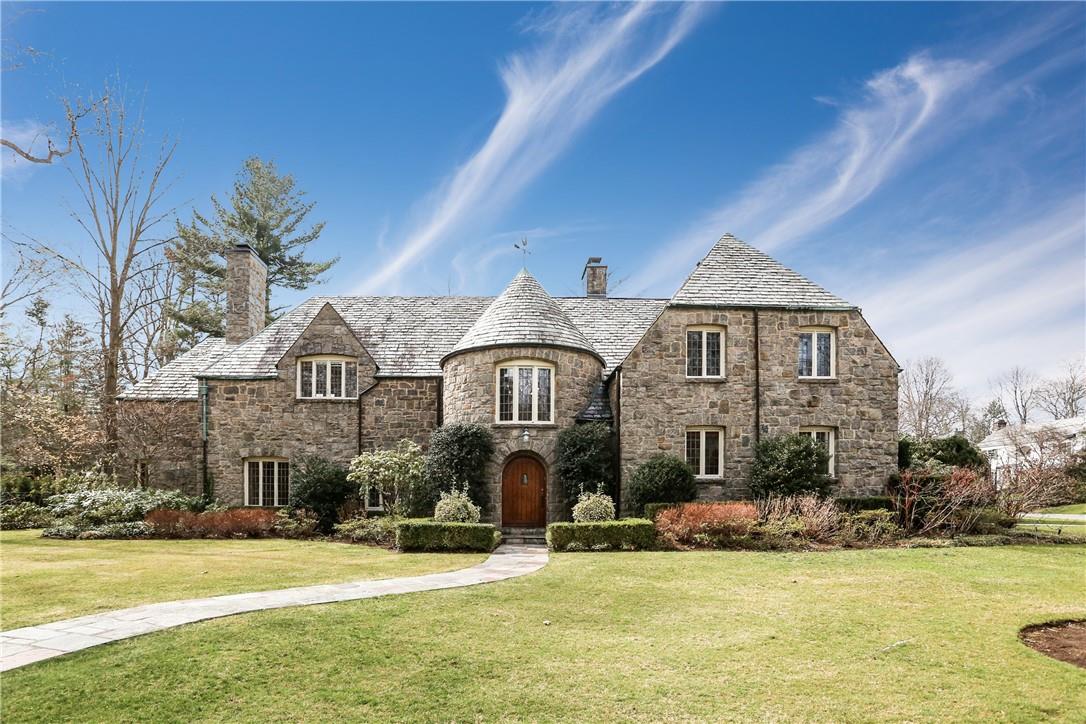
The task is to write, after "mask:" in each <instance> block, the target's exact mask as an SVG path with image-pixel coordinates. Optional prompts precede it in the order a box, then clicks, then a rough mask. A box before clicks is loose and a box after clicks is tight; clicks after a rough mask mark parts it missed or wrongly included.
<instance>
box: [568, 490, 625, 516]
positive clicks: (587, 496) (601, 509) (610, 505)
mask: <svg viewBox="0 0 1086 724" xmlns="http://www.w3.org/2000/svg"><path fill="white" fill-rule="evenodd" d="M614 519H615V501H613V500H611V496H610V495H604V494H603V493H581V496H580V498H578V500H577V504H576V505H574V506H573V522H575V523H593V522H596V521H600V520H614Z"/></svg>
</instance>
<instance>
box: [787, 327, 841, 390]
mask: <svg viewBox="0 0 1086 724" xmlns="http://www.w3.org/2000/svg"><path fill="white" fill-rule="evenodd" d="M835 344H836V342H835V334H834V330H832V329H822V328H812V329H804V330H802V331H801V332H800V333H799V360H798V365H797V369H796V372H797V373H798V375H799V376H800V377H809V378H825V379H829V378H832V377H835V376H836V375H837V369H836V367H837V364H836V361H835V359H834V346H835Z"/></svg>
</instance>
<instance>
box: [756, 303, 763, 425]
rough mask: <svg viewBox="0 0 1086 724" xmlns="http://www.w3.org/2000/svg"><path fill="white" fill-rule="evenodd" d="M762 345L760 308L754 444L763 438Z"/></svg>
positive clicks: (757, 340) (757, 339)
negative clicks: (760, 337) (760, 338)
mask: <svg viewBox="0 0 1086 724" xmlns="http://www.w3.org/2000/svg"><path fill="white" fill-rule="evenodd" d="M761 357H762V345H761V340H759V338H758V310H757V309H755V310H754V444H755V445H757V444H758V443H759V442H760V441H761V439H762V367H761Z"/></svg>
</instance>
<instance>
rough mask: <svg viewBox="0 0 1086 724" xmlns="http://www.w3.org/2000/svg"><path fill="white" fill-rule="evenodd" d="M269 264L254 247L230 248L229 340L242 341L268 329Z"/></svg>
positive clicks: (227, 256) (231, 342)
mask: <svg viewBox="0 0 1086 724" xmlns="http://www.w3.org/2000/svg"><path fill="white" fill-rule="evenodd" d="M267 284H268V267H267V266H266V265H265V264H264V262H263V261H261V259H260V257H259V256H257V255H256V252H255V251H253V250H252V249H251V248H250V247H248V246H245V245H239V246H236V247H233V248H232V249H228V250H227V251H226V300H227V301H226V341H227V342H229V343H230V344H241V343H242V342H244V341H245V340H247V339H249V338H250V337H252V336H253V335H254V334H256V333H257V332H259V331H260V330H262V329H264V322H265V315H266V314H267V301H268V287H267Z"/></svg>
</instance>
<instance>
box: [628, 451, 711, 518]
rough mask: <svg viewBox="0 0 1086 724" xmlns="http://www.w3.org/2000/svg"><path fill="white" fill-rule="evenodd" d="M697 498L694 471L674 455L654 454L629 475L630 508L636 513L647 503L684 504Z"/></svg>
mask: <svg viewBox="0 0 1086 724" xmlns="http://www.w3.org/2000/svg"><path fill="white" fill-rule="evenodd" d="M696 497H698V486H697V483H696V482H695V481H694V471H693V470H691V469H690V466H689V465H687V464H686V461H684V460H683V459H682V458H678V457H676V456H674V455H666V454H663V453H661V454H659V455H653V456H652V457H651V458H649V459H648V460H646V461H645V462H644V463H642V464H641V465H640V466H638V468H637V470H635V471H634V473H633V475H632V476H630V506H631V508H632V509H633V510H635V511H637V512H641V511H643V510H644V509H645V505H647V504H648V503H686V502H688V501H691V500H694V499H695V498H696Z"/></svg>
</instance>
